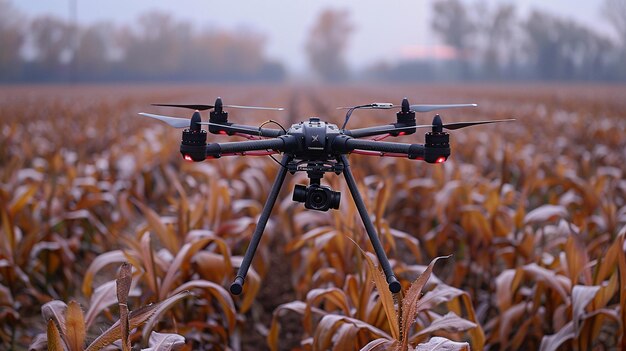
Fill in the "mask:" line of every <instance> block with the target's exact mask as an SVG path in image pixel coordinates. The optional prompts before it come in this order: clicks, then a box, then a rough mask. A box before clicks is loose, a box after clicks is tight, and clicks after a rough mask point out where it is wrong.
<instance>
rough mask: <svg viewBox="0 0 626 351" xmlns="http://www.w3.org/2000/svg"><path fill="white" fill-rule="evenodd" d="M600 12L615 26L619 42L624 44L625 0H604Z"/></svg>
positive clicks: (625, 37) (625, 34)
mask: <svg viewBox="0 0 626 351" xmlns="http://www.w3.org/2000/svg"><path fill="white" fill-rule="evenodd" d="M602 12H603V13H604V15H605V16H606V17H607V18H608V19H609V21H610V22H611V24H613V27H615V30H616V31H617V34H618V36H619V38H620V39H621V41H622V43H621V44H622V45H623V46H626V0H605V1H604V6H603V8H602Z"/></svg>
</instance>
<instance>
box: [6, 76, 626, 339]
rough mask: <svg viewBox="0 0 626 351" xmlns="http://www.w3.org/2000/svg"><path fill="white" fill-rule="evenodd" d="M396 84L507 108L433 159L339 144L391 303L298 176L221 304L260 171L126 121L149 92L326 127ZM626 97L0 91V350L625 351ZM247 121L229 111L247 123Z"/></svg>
mask: <svg viewBox="0 0 626 351" xmlns="http://www.w3.org/2000/svg"><path fill="white" fill-rule="evenodd" d="M407 94H409V98H411V102H414V103H419V102H428V103H431V102H432V103H438V102H449V101H451V100H454V101H459V102H477V103H478V104H479V105H480V106H481V107H480V109H478V110H472V111H465V110H459V111H454V112H447V113H444V114H443V116H444V120H446V121H453V120H455V119H456V118H457V116H458V119H459V120H460V119H463V120H467V119H477V120H479V119H490V118H494V119H495V118H508V117H516V118H517V119H518V121H517V122H516V123H515V124H508V125H506V126H505V125H502V126H489V127H484V128H481V127H476V128H474V129H471V130H467V131H465V130H463V131H456V132H453V136H452V138H451V139H452V142H453V144H452V150H453V154H452V157H451V158H450V159H449V160H448V162H446V163H445V164H443V165H438V166H434V165H426V164H423V163H416V162H413V161H409V160H402V159H379V158H373V157H370V158H368V157H364V156H357V155H354V156H351V157H350V159H351V162H352V166H353V169H354V172H355V173H356V177H357V179H358V180H359V187H360V189H361V192H362V193H363V195H364V199H365V201H366V205H367V208H368V209H369V210H370V215H371V216H372V219H373V220H374V223H375V225H376V228H377V230H378V231H379V233H380V236H381V241H382V242H383V245H384V247H385V250H386V251H387V253H388V256H389V257H390V258H391V259H392V261H391V264H392V266H393V269H394V271H395V272H396V274H397V275H398V277H399V278H400V280H401V283H402V284H403V288H404V291H405V296H404V297H402V296H391V295H390V294H389V292H388V291H387V290H386V284H385V283H384V282H381V276H380V272H379V270H378V268H376V263H375V259H374V258H373V256H371V254H362V253H361V252H360V251H359V247H361V248H363V250H364V251H366V252H367V251H371V247H370V246H369V242H368V240H367V237H366V235H365V232H364V230H363V228H362V225H361V222H360V218H359V216H358V214H357V212H356V209H355V208H354V206H353V205H352V204H351V199H350V195H349V192H348V191H346V190H347V189H345V185H344V182H343V180H342V179H341V178H340V177H335V176H333V175H328V176H327V177H325V179H324V181H325V182H328V183H330V184H331V185H332V186H333V188H335V189H341V190H342V193H343V199H342V201H341V203H342V204H341V210H340V211H333V212H330V213H317V212H313V211H307V210H304V209H303V207H302V205H301V204H296V203H293V202H292V201H291V189H292V188H293V184H295V183H302V182H304V181H305V178H304V177H303V176H302V175H297V176H296V177H288V178H287V184H286V186H285V188H286V190H285V191H283V192H282V194H281V199H280V200H279V203H278V204H277V206H276V208H275V209H274V211H273V213H272V219H271V221H270V224H269V225H268V227H267V229H266V233H265V235H264V238H263V240H262V241H261V244H260V246H259V250H258V252H257V257H256V259H255V261H254V264H253V269H252V270H251V271H250V273H249V275H248V279H247V280H246V285H245V290H244V293H243V295H242V297H237V298H234V297H233V296H231V295H230V294H228V293H227V290H226V289H225V287H226V286H228V284H229V283H230V281H231V279H232V278H233V275H234V271H235V268H236V267H237V266H238V265H239V264H240V262H241V255H242V254H243V252H244V251H245V249H246V246H247V244H248V241H249V237H250V234H251V233H252V230H253V228H254V225H255V223H256V219H257V217H258V215H259V213H260V210H261V208H262V205H263V203H264V201H265V198H266V196H267V193H268V191H269V187H270V184H271V181H272V179H273V178H274V176H275V172H276V168H277V165H276V164H275V163H274V162H272V161H271V160H269V159H266V158H223V159H221V160H218V161H210V162H204V163H200V164H193V163H186V162H183V161H182V160H181V159H180V155H179V154H178V150H177V148H178V142H179V139H178V138H179V134H178V131H174V130H170V129H167V128H165V127H164V126H162V125H160V124H158V123H151V122H149V121H145V120H143V119H141V118H139V117H134V116H135V114H136V113H137V112H138V111H141V110H145V109H146V108H148V107H147V106H148V104H149V103H151V102H159V101H165V102H169V101H183V100H184V101H192V100H194V98H197V99H195V100H197V101H206V99H207V97H209V98H213V97H215V96H218V95H220V96H228V99H229V102H233V103H242V104H256V105H273V104H274V105H286V107H289V111H290V112H288V114H287V115H281V116H276V117H275V116H271V118H272V119H276V120H279V121H281V123H283V124H285V125H288V124H289V123H290V122H296V121H299V120H302V119H304V118H306V117H307V116H309V115H319V116H322V117H324V118H326V117H328V116H330V117H328V118H330V119H331V120H332V121H334V122H339V121H340V120H341V116H338V115H336V112H335V110H334V107H336V106H343V105H346V104H349V103H350V101H352V102H360V101H369V100H371V101H384V100H389V101H396V100H398V97H402V96H405V95H407ZM625 94H626V91H625V90H624V88H622V87H616V86H615V87H602V86H593V87H576V86H573V87H565V86H560V85H559V86H556V85H555V86H548V87H545V86H544V87H541V86H533V87H530V88H529V87H512V86H508V87H490V86H481V87H477V86H434V87H433V86H429V87H422V86H401V87H385V88H384V89H383V88H381V89H378V88H375V89H369V90H368V89H362V88H355V87H352V88H348V87H340V86H336V87H325V88H324V89H323V90H322V89H316V88H295V89H292V87H288V88H285V87H280V86H273V87H269V88H268V87H267V86H256V87H255V86H247V87H245V88H244V87H240V86H239V87H237V86H233V87H223V86H221V87H219V89H218V88H217V87H209V88H207V87H204V86H193V87H189V88H186V87H176V88H174V89H173V90H171V87H164V88H159V87H146V86H143V87H138V88H133V87H119V88H115V89H112V88H110V87H79V88H59V87H52V86H51V87H11V88H6V87H5V88H0V99H1V102H0V119H1V121H2V125H1V126H0V184H1V186H0V220H1V225H0V344H2V345H3V346H5V345H8V346H7V348H10V349H16V350H26V349H28V348H29V345H30V347H31V348H32V349H39V348H42V347H45V345H48V348H49V349H52V350H57V349H58V350H63V349H68V350H80V349H85V348H87V349H96V348H98V347H104V345H105V344H106V345H109V346H108V347H109V348H111V347H116V348H119V349H124V350H125V349H129V348H130V345H138V346H139V347H143V348H147V349H149V350H170V349H176V348H180V347H182V348H183V349H187V350H188V349H198V348H200V347H201V346H202V347H204V348H213V349H226V348H232V349H237V348H239V347H242V348H246V347H247V348H252V347H256V348H258V347H260V346H259V345H260V343H264V342H265V341H267V344H268V346H269V347H270V348H273V349H289V348H301V349H337V350H345V349H354V350H358V349H365V350H381V349H385V348H394V347H395V348H397V349H400V350H407V349H415V350H426V349H433V348H440V349H459V350H464V349H467V348H469V347H471V348H473V349H482V348H483V347H484V348H490V349H512V350H514V349H543V350H556V349H559V348H568V349H569V348H572V349H583V350H584V349H620V348H626V337H625V336H626V335H624V325H626V286H625V284H626V283H625V282H626V255H625V237H626V181H625V180H624V179H625V177H626V167H625V166H624V165H625V164H626V153H625V152H624V150H626V137H624V136H625V135H626V105H625V103H624V101H623V96H624V95H625ZM418 99H419V101H417V100H418ZM414 100H416V101H414ZM164 112H165V111H164ZM170 112H171V111H170ZM469 112H471V113H472V115H471V116H469V117H468V116H467V114H468V113H469ZM181 116H183V114H181ZM236 116H238V117H236ZM253 116H256V115H255V114H250V113H247V112H241V113H239V112H238V113H237V114H235V113H232V117H231V118H232V119H233V120H235V119H237V121H241V122H247V123H251V124H255V123H256V124H258V123H261V122H262V121H263V120H259V119H254V118H253ZM261 118H264V119H267V118H270V117H267V116H262V117H261ZM418 118H420V119H419V121H418V122H419V123H422V122H424V123H427V122H429V121H430V119H431V118H432V116H430V117H427V116H422V115H420V116H418ZM374 122H377V123H390V122H393V116H392V115H389V114H387V113H383V112H380V113H378V112H376V111H364V112H359V113H358V114H355V115H354V116H353V118H352V121H351V125H352V126H353V127H357V126H365V125H367V124H369V123H374ZM212 138H215V139H216V140H217V139H219V138H222V137H212ZM219 140H225V139H219ZM399 141H407V142H421V141H422V136H421V135H420V134H419V133H418V134H417V135H414V136H406V137H403V138H402V139H400V140H399ZM353 242H354V243H356V244H357V245H358V246H357V245H354V243H353ZM447 255H452V257H450V258H448V259H446V260H442V261H439V262H438V264H437V265H436V266H434V262H435V261H436V259H437V258H438V257H441V256H447ZM429 261H430V262H431V264H430V265H427V266H424V264H425V263H426V262H429ZM124 262H127V263H128V264H127V265H124V266H122V267H123V268H122V269H121V270H120V271H119V273H118V272H117V269H118V268H119V267H120V265H122V264H123V263H124ZM433 269H434V270H435V272H433ZM117 274H119V275H117ZM184 291H190V293H185V292H184ZM191 293H193V295H194V296H193V298H185V299H183V298H182V297H184V296H187V295H188V294H191ZM81 306H84V307H82V308H81ZM140 306H144V307H140ZM41 314H43V316H44V318H42V317H41ZM154 330H158V331H159V333H157V332H155V331H154ZM90 345H96V346H93V347H91V346H90ZM90 347H91V348H90Z"/></svg>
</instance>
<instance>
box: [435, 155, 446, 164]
mask: <svg viewBox="0 0 626 351" xmlns="http://www.w3.org/2000/svg"><path fill="white" fill-rule="evenodd" d="M435 162H436V163H444V162H446V158H445V157H443V156H441V157H439V158H438V159H437V160H436V161H435Z"/></svg>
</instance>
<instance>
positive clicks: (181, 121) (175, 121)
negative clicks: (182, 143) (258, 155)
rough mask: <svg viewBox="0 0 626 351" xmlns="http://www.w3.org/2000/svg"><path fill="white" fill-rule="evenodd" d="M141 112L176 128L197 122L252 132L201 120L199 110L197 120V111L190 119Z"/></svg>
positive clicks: (227, 129) (198, 123)
mask: <svg viewBox="0 0 626 351" xmlns="http://www.w3.org/2000/svg"><path fill="white" fill-rule="evenodd" d="M196 112H197V111H196ZM139 114H140V115H142V116H145V117H150V118H154V119H158V120H159V121H162V122H165V123H167V124H169V125H170V126H172V127H174V128H189V127H190V126H191V124H192V122H195V123H194V124H195V125H196V126H199V125H208V126H216V127H220V128H223V129H224V130H225V131H232V132H235V133H237V132H241V133H249V132H250V130H249V129H245V128H238V127H233V126H229V125H226V124H220V123H212V122H200V119H199V118H200V113H199V112H198V119H197V120H195V119H196V118H195V117H196V113H194V117H192V118H191V119H189V118H180V117H170V116H163V115H155V114H153V113H145V112H140V113H139ZM194 120H195V121H194Z"/></svg>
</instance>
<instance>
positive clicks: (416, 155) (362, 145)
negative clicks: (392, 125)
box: [333, 136, 424, 159]
mask: <svg viewBox="0 0 626 351" xmlns="http://www.w3.org/2000/svg"><path fill="white" fill-rule="evenodd" d="M333 147H334V148H335V149H337V150H339V151H340V152H352V151H354V150H368V151H377V152H381V153H394V154H404V155H407V156H408V157H409V158H410V159H423V158H424V145H421V144H405V143H392V142H386V141H374V140H361V139H354V138H351V137H348V136H340V137H337V138H336V139H335V143H334V144H333Z"/></svg>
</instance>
